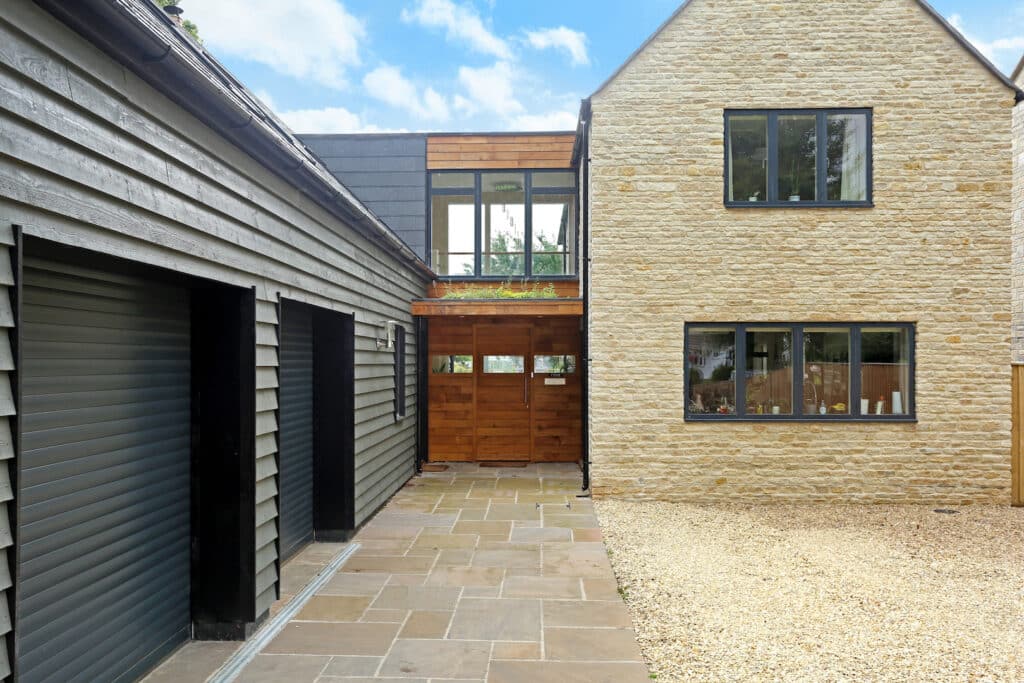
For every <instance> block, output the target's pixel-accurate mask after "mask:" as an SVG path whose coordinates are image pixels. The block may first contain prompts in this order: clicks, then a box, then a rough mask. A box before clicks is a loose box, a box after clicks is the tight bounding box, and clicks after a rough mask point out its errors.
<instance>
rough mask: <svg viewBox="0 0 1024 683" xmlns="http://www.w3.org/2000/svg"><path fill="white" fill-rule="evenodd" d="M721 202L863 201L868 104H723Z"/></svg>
mask: <svg viewBox="0 0 1024 683" xmlns="http://www.w3.org/2000/svg"><path fill="white" fill-rule="evenodd" d="M821 141H824V142H823V143H822V142H821ZM725 204H726V206H748V207H750V206H784V207H793V206H870V205H871V110H870V109H799V110H796V109H794V110H785V109H780V110H739V109H732V110H727V111H726V112H725Z"/></svg>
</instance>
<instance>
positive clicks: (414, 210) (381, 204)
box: [299, 133, 427, 259]
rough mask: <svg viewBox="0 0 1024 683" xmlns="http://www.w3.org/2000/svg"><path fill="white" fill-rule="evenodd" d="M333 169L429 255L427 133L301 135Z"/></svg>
mask: <svg viewBox="0 0 1024 683" xmlns="http://www.w3.org/2000/svg"><path fill="white" fill-rule="evenodd" d="M299 139H300V140H302V142H303V144H305V145H306V147H307V148H309V150H310V151H311V152H313V153H314V154H316V155H317V156H318V157H320V160H321V161H323V163H324V166H326V167H327V170H329V171H330V172H331V173H333V174H334V177H336V178H337V179H338V180H340V181H341V183H342V184H343V185H345V187H347V188H348V189H350V190H351V191H352V192H353V194H355V195H356V197H358V198H359V199H360V200H361V201H362V202H363V203H364V204H366V206H367V207H368V208H369V209H370V210H371V211H373V212H374V213H375V214H377V217H378V218H380V219H381V220H382V221H384V222H385V223H386V224H387V226H388V227H389V228H391V229H392V230H393V231H394V233H395V234H396V235H398V236H399V237H401V238H402V240H404V241H405V243H406V244H408V245H409V248H411V249H412V250H413V251H415V252H416V253H417V254H419V256H420V258H423V259H425V258H426V253H425V252H426V212H427V208H426V207H427V205H426V201H427V136H426V135H425V134H419V133H411V134H396V135H373V136H368V135H299Z"/></svg>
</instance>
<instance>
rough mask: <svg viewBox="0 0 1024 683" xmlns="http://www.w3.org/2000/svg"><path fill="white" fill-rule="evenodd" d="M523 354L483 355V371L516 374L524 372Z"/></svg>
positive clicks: (495, 373)
mask: <svg viewBox="0 0 1024 683" xmlns="http://www.w3.org/2000/svg"><path fill="white" fill-rule="evenodd" d="M524 361H525V359H524V358H523V356H484V364H483V367H484V373H485V374H488V375H513V374H514V375H518V374H522V373H523V372H525V367H526V366H525V362H524Z"/></svg>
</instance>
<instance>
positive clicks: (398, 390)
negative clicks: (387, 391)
mask: <svg viewBox="0 0 1024 683" xmlns="http://www.w3.org/2000/svg"><path fill="white" fill-rule="evenodd" d="M405 361H406V355H405V327H404V326H402V325H397V326H395V358H394V362H395V420H396V421H397V420H401V419H402V418H404V417H405V414H406V410H405V396H406V392H405Z"/></svg>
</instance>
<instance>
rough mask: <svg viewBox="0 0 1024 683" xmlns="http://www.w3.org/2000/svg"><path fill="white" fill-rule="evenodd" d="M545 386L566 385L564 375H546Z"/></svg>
mask: <svg viewBox="0 0 1024 683" xmlns="http://www.w3.org/2000/svg"><path fill="white" fill-rule="evenodd" d="M544 386H546V387H564V386H565V378H564V377H545V378H544Z"/></svg>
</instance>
